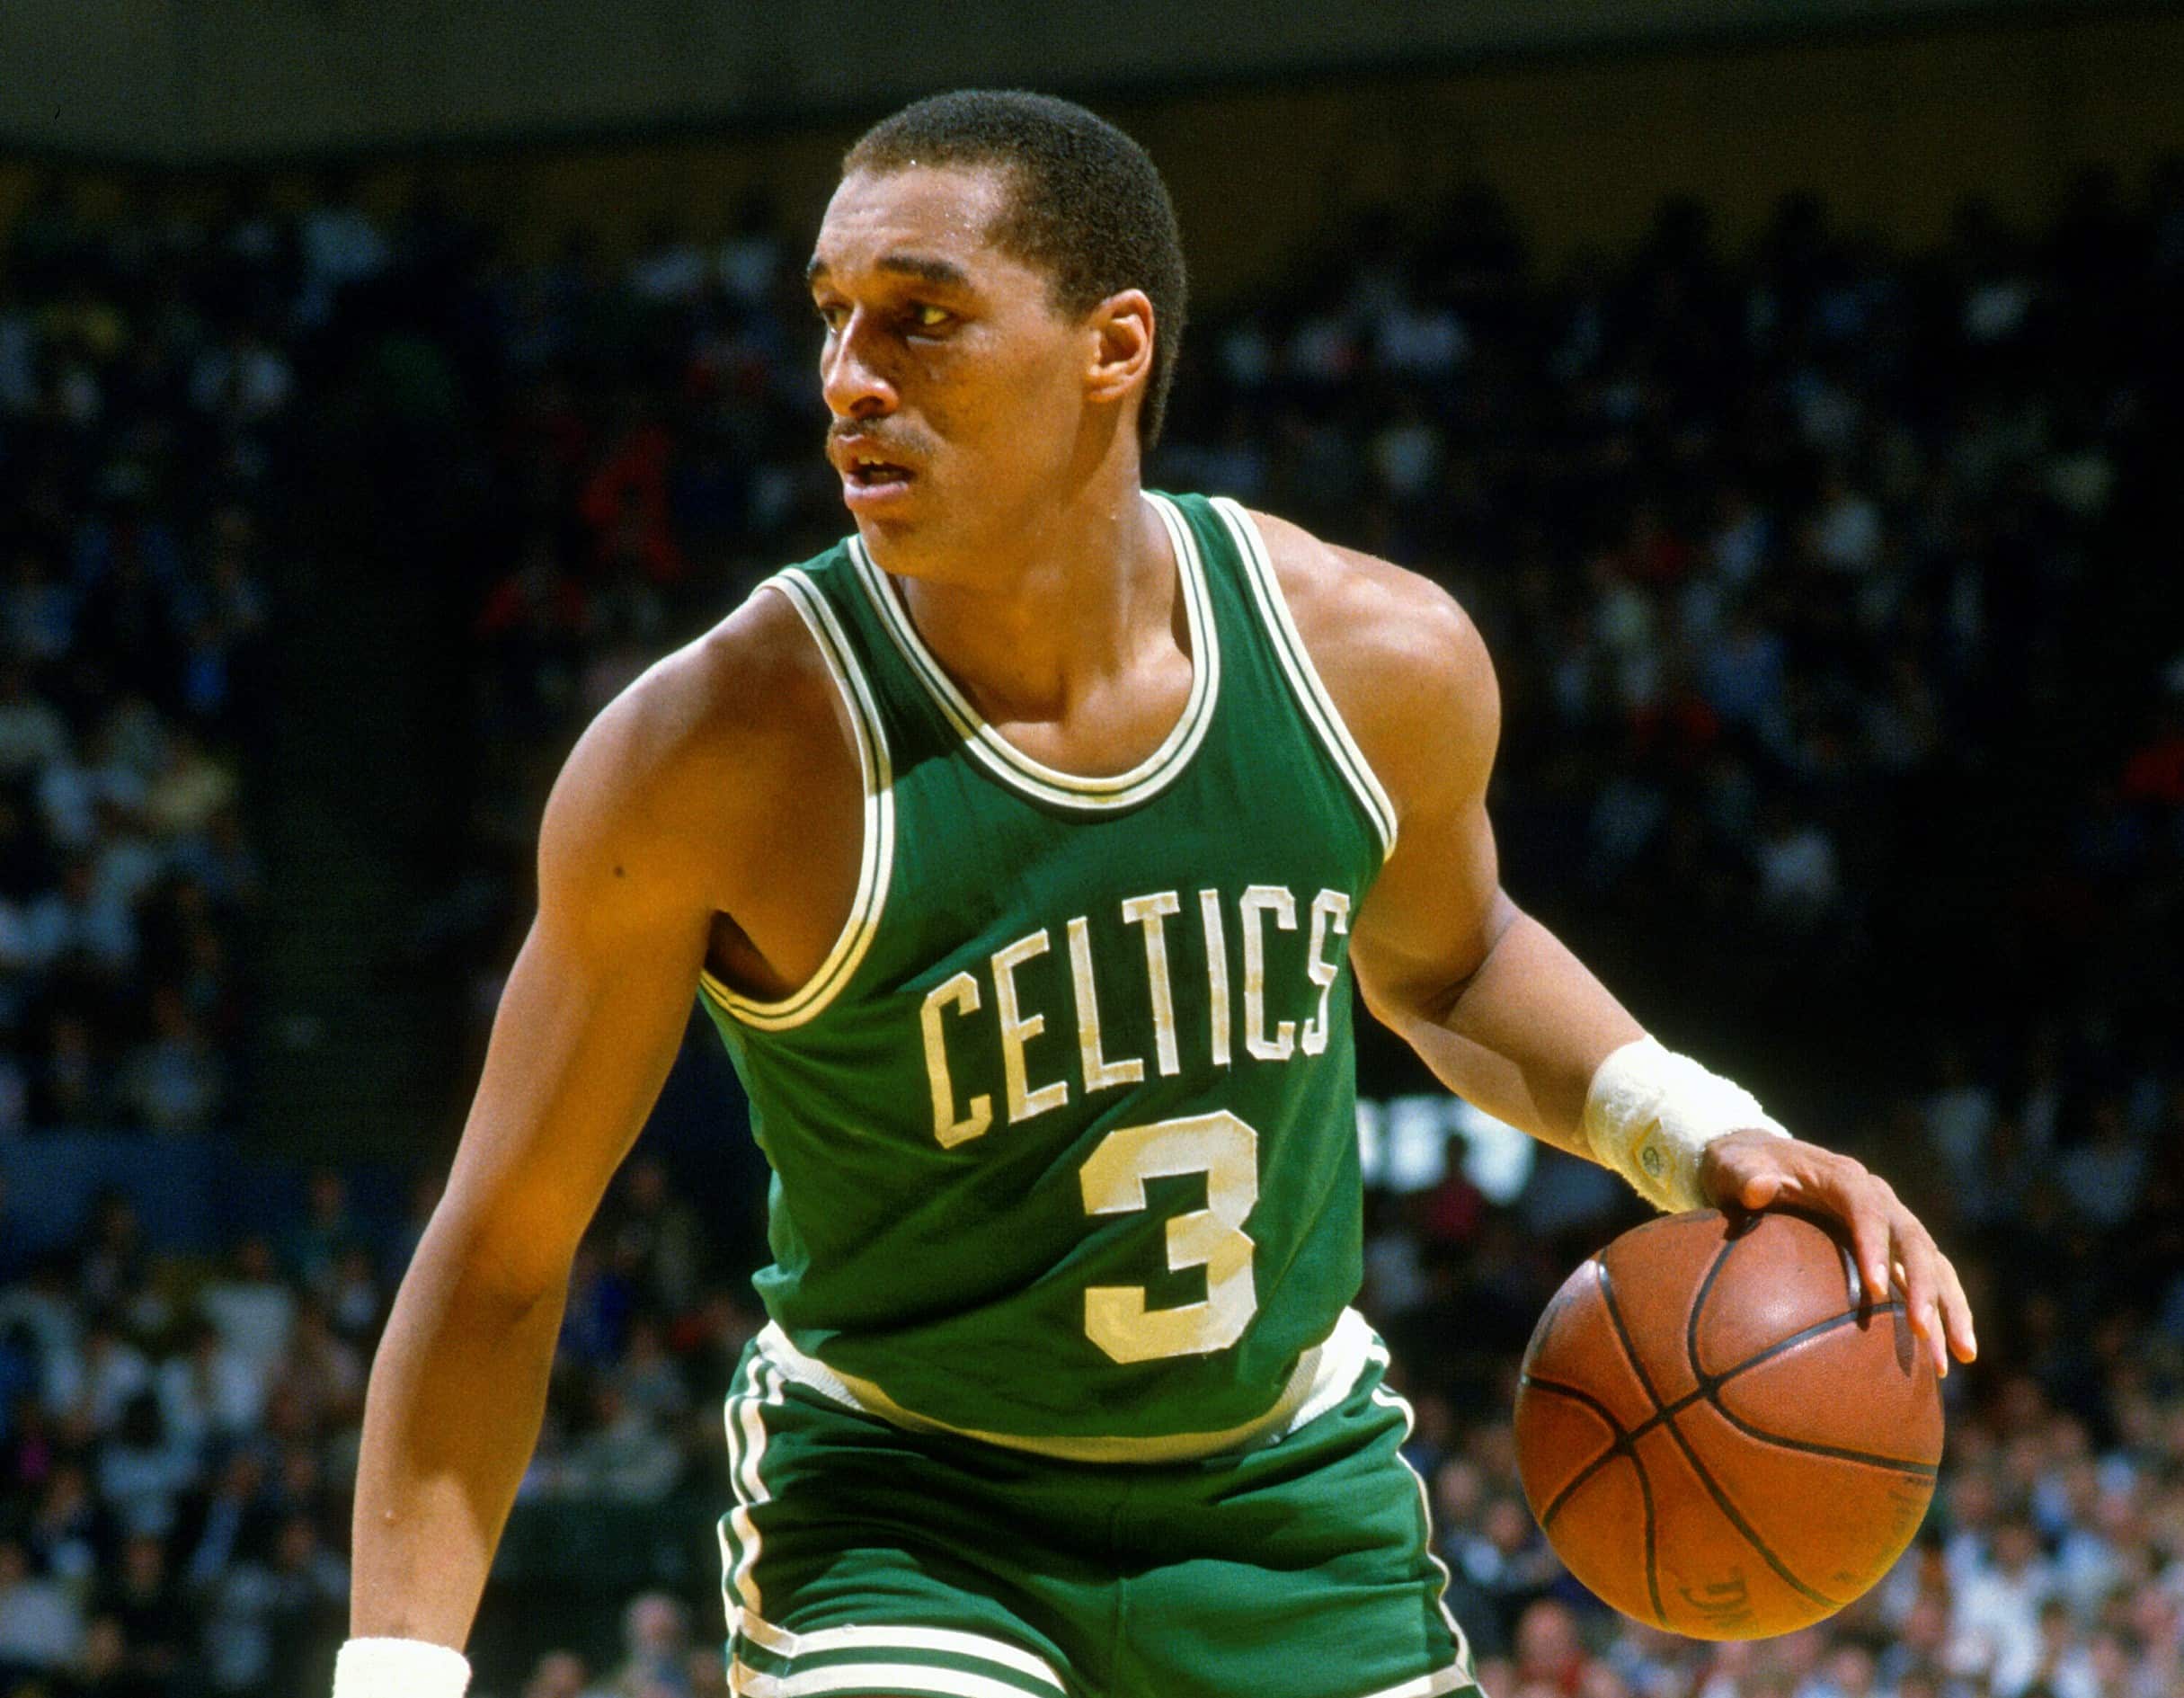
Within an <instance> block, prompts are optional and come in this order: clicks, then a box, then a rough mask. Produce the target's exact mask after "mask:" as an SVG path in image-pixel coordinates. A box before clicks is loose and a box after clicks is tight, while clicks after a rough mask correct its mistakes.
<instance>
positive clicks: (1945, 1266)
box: [1699, 1132, 1979, 1376]
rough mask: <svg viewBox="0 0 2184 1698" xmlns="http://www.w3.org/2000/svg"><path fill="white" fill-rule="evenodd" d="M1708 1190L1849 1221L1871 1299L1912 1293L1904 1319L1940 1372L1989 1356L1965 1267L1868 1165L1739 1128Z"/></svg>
mask: <svg viewBox="0 0 2184 1698" xmlns="http://www.w3.org/2000/svg"><path fill="white" fill-rule="evenodd" d="M1699 1185H1700V1189H1701V1190H1702V1191H1703V1192H1704V1193H1705V1194H1706V1196H1708V1197H1709V1199H1711V1200H1712V1202H1713V1203H1714V1205H1715V1206H1716V1207H1718V1208H1720V1209H1723V1210H1726V1211H1729V1212H1733V1213H1748V1212H1750V1211H1752V1210H1755V1209H1763V1208H1766V1207H1768V1206H1769V1205H1771V1204H1776V1203H1789V1204H1795V1205H1797V1206H1798V1207H1799V1208H1802V1209H1808V1210H1810V1211H1811V1212H1812V1213H1815V1214H1822V1215H1827V1216H1830V1217H1832V1218H1833V1219H1835V1220H1838V1221H1841V1222H1842V1223H1843V1225H1844V1226H1845V1227H1846V1228H1848V1229H1849V1231H1850V1234H1851V1254H1852V1255H1853V1256H1854V1257H1855V1258H1857V1261H1858V1271H1859V1277H1860V1280H1862V1281H1863V1283H1864V1285H1865V1288H1866V1290H1867V1292H1868V1293H1869V1294H1871V1295H1870V1296H1869V1298H1868V1301H1869V1302H1877V1301H1880V1300H1882V1297H1883V1294H1886V1293H1887V1291H1888V1290H1889V1288H1890V1287H1891V1286H1892V1285H1893V1286H1895V1287H1896V1288H1898V1289H1900V1290H1901V1291H1902V1292H1903V1294H1904V1315H1905V1317H1906V1318H1907V1319H1908V1320H1910V1322H1911V1329H1912V1330H1913V1332H1914V1333H1916V1334H1917V1335H1918V1336H1919V1338H1921V1339H1922V1340H1923V1341H1924V1343H1925V1345H1926V1347H1927V1349H1928V1350H1929V1351H1930V1352H1931V1354H1932V1356H1933V1361H1934V1372H1935V1373H1936V1374H1942V1375H1944V1376H1946V1375H1947V1374H1948V1373H1949V1356H1951V1355H1952V1354H1954V1355H1955V1356H1956V1358H1957V1359H1958V1361H1959V1362H1969V1361H1971V1360H1972V1358H1973V1357H1974V1356H1977V1355H1978V1354H1979V1343H1978V1340H1977V1339H1976V1338H1974V1337H1973V1335H1972V1306H1971V1304H1970V1303H1968V1302H1966V1301H1965V1296H1964V1285H1963V1282H1962V1281H1960V1280H1959V1279H1958V1277H1957V1270H1956V1269H1955V1268H1954V1267H1950V1266H1949V1258H1948V1257H1946V1256H1944V1255H1943V1254H1942V1253H1941V1250H1940V1246H1938V1245H1937V1244H1936V1243H1935V1242H1934V1240H1933V1234H1932V1233H1931V1232H1929V1231H1927V1230H1926V1229H1925V1228H1924V1227H1923V1226H1922V1225H1920V1224H1919V1221H1918V1217H1917V1216H1916V1215H1914V1214H1913V1213H1912V1212H1911V1211H1910V1210H1909V1209H1907V1208H1905V1207H1904V1205H1903V1203H1902V1201H1901V1200H1900V1199H1899V1198H1898V1197H1897V1196H1896V1195H1895V1189H1894V1188H1893V1187H1891V1186H1890V1185H1889V1184H1888V1182H1887V1180H1886V1179H1884V1178H1881V1177H1880V1176H1879V1175H1878V1174H1877V1173H1873V1172H1869V1170H1868V1169H1867V1168H1866V1166H1865V1164H1864V1163H1863V1162H1860V1161H1856V1160H1852V1159H1851V1157H1849V1156H1846V1155H1839V1154H1837V1153H1836V1152H1835V1151H1833V1150H1823V1149H1821V1148H1820V1147H1819V1145H1817V1144H1810V1143H1805V1142H1800V1141H1799V1140H1798V1139H1795V1138H1777V1137H1773V1136H1771V1135H1770V1134H1768V1133H1762V1132H1735V1133H1730V1134H1729V1135H1728V1136H1727V1137H1726V1138H1717V1139H1715V1140H1714V1142H1711V1143H1709V1145H1707V1147H1706V1153H1705V1154H1704V1155H1703V1156H1702V1157H1701V1158H1700V1163H1699Z"/></svg>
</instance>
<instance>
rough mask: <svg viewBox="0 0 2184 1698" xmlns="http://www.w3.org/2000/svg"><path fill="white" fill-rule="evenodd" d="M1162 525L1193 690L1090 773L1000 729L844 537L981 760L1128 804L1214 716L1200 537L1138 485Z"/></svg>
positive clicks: (1216, 674)
mask: <svg viewBox="0 0 2184 1698" xmlns="http://www.w3.org/2000/svg"><path fill="white" fill-rule="evenodd" d="M1143 493H1144V496H1145V499H1146V500H1147V501H1149V502H1151V503H1152V506H1153V511H1155V512H1157V513H1158V514H1159V516H1160V522H1161V523H1162V524H1163V525H1165V526H1166V527H1167V535H1168V541H1169V544H1170V546H1171V547H1172V548H1173V549H1174V551H1175V556H1176V578H1177V580H1178V581H1179V582H1180V583H1181V585H1182V589H1183V609H1184V618H1185V621H1186V622H1187V624H1188V626H1189V628H1190V634H1191V693H1190V696H1189V698H1187V699H1186V700H1185V702H1184V705H1183V711H1182V713H1181V714H1179V715H1178V716H1176V723H1175V725H1172V726H1171V727H1169V729H1168V733H1167V736H1166V737H1164V738H1162V739H1161V741H1160V744H1159V747H1158V748H1156V749H1155V750H1154V751H1152V752H1151V753H1150V755H1148V756H1146V757H1145V759H1144V760H1141V761H1140V762H1139V763H1138V764H1137V765H1136V766H1134V767H1132V768H1131V769H1129V770H1128V771H1127V772H1117V773H1112V774H1099V775H1094V774H1088V773H1078V772H1064V771H1062V770H1061V769H1060V768H1058V767H1050V766H1048V765H1047V764H1046V763H1045V762H1043V761H1042V760H1034V758H1033V757H1032V756H1030V755H1028V754H1026V753H1025V752H1024V751H1023V750H1021V749H1019V748H1017V746H1016V745H1015V744H1014V743H1012V742H1009V741H1008V738H1006V737H1004V736H1002V735H1001V733H999V731H998V730H996V729H995V728H994V727H993V726H992V725H990V724H989V723H988V722H987V720H986V718H985V716H983V715H982V714H981V713H980V712H979V711H978V709H977V708H976V707H972V704H971V701H970V698H968V697H966V696H965V695H964V694H963V690H962V689H960V688H959V687H958V686H957V684H956V682H955V680H954V679H952V678H950V677H949V676H948V673H947V670H946V668H945V667H943V666H942V665H941V663H940V662H939V660H938V659H937V657H936V656H935V655H934V653H933V652H932V651H931V650H930V649H928V647H927V646H926V645H925V639H924V638H923V637H921V636H919V635H918V627H916V626H915V625H914V624H912V623H911V620H910V610H909V609H908V608H907V607H906V606H905V605H904V604H903V601H902V599H901V595H900V593H899V592H898V591H896V589H895V587H894V586H893V585H892V583H890V582H888V579H887V574H886V573H884V572H883V571H881V570H880V568H879V567H878V566H877V565H874V563H873V559H872V556H870V555H869V554H867V553H866V549H865V545H864V542H863V539H862V538H856V537H852V538H849V558H850V562H851V564H852V565H854V566H855V568H856V575H857V583H858V585H859V587H860V588H861V589H862V590H863V591H864V593H865V597H866V600H868V601H869V602H870V603H871V604H872V607H873V609H874V612H875V613H876V614H877V615H878V616H879V620H880V624H881V626H882V627H883V629H884V630H885V631H886V632H887V635H888V636H889V638H890V640H892V643H893V644H894V646H895V649H896V652H897V653H900V654H901V657H902V659H903V660H904V662H907V663H908V665H909V667H910V671H911V673H912V674H913V675H914V676H915V677H916V678H917V680H918V681H919V684H920V685H922V686H923V687H924V689H925V691H926V693H927V695H928V696H929V697H931V698H932V699H933V703H934V706H936V707H938V708H939V709H940V712H941V714H942V716H944V717H945V718H946V720H947V721H948V723H949V725H952V726H953V727H954V730H955V732H956V733H957V734H958V735H959V736H961V737H962V739H963V746H964V747H965V748H966V749H968V750H969V751H971V753H972V756H973V757H975V758H976V759H977V760H978V761H979V763H980V764H981V765H982V766H983V767H985V768H986V769H987V770H988V771H989V772H990V773H991V774H992V775H993V776H994V777H995V778H999V780H1000V781H1001V782H1002V783H1003V784H1005V785H1007V786H1008V787H1010V788H1011V789H1014V790H1017V791H1019V792H1021V793H1022V794H1024V795H1026V796H1031V797H1033V798H1034V799H1035V800H1037V801H1041V802H1047V803H1052V804H1054V805H1058V806H1061V807H1066V808H1076V809H1079V810H1083V811H1087V812H1092V813H1104V812H1107V811H1109V810H1113V809H1118V808H1125V807H1132V806H1134V805H1137V804H1138V803H1140V802H1143V801H1146V800H1148V799H1150V797H1152V796H1157V795H1159V793H1160V792H1161V791H1162V790H1164V789H1165V788H1167V786H1168V785H1170V784H1172V783H1173V782H1174V781H1175V779H1176V776H1177V775H1178V774H1179V773H1181V772H1182V771H1183V769H1185V767H1186V766H1188V765H1189V764H1190V760H1191V757H1192V755H1194V753H1196V752H1197V750H1198V745H1199V744H1200V743H1201V742H1204V741H1205V734H1206V731H1207V728H1208V727H1209V726H1210V725H1212V723H1213V707H1214V703H1215V701H1216V700H1217V698H1219V696H1220V693H1221V636H1220V633H1219V631H1218V630H1217V628H1216V626H1215V621H1214V618H1213V601H1212V592H1211V591H1210V589H1209V588H1208V585H1207V583H1206V572H1205V563H1204V561H1203V559H1201V558H1200V556H1199V552H1198V539H1197V537H1196V535H1195V533H1194V532H1193V530H1192V529H1191V527H1190V525H1189V524H1188V523H1187V522H1186V521H1185V519H1184V517H1183V514H1182V511H1181V510H1180V509H1178V508H1177V507H1176V503H1175V502H1173V501H1171V500H1170V499H1169V498H1168V497H1167V496H1165V495H1157V494H1155V493H1152V492H1151V491H1150V490H1147V491H1145V492H1143Z"/></svg>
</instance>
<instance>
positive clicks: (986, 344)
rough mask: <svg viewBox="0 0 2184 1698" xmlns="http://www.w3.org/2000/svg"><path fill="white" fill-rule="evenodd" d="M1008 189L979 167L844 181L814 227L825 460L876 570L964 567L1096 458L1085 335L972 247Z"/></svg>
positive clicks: (992, 254)
mask: <svg viewBox="0 0 2184 1698" xmlns="http://www.w3.org/2000/svg"><path fill="white" fill-rule="evenodd" d="M1007 195H1008V180H1007V178H1006V177H1005V176H1004V175H1003V173H1000V172H999V171H997V170H991V169H984V168H965V167H958V166H911V167H909V168H907V169H904V170H901V171H893V172H888V173H883V174H874V173H866V172H857V173H851V174H850V175H849V176H848V177H845V178H844V179H843V180H842V182H841V186H840V187H839V188H838V189H837V190H836V191H834V199H833V200H832V201H831V202H830V203H829V205H828V208H827V215H826V218H825V221H824V222H823V223H822V224H821V227H820V232H819V240H818V242H817V244H815V246H814V248H813V251H812V264H811V284H812V303H813V305H814V306H816V307H817V308H818V309H819V315H820V316H821V319H822V320H824V321H825V324H826V341H825V343H824V345H823V347H822V349H821V353H820V380H821V388H822V390H823V392H824V394H825V396H826V402H827V408H828V411H829V412H830V413H831V414H832V415H833V417H832V420H831V423H830V429H829V434H828V443H827V449H828V458H829V459H830V461H831V462H832V463H833V465H834V467H835V470H836V471H837V473H839V476H840V477H841V480H842V499H843V501H844V502H846V503H847V505H848V508H849V511H850V512H851V513H852V514H854V515H855V516H856V519H857V529H858V531H859V532H860V533H861V534H862V535H863V537H864V538H865V540H866V544H867V545H868V546H869V547H871V548H872V550H873V554H874V558H875V559H876V560H878V561H879V563H880V564H881V565H884V566H887V567H889V568H890V569H892V570H896V571H904V572H909V573H914V574H917V575H921V576H923V575H932V576H954V575H963V573H965V572H967V571H973V570H975V563H976V561H977V559H978V558H979V556H981V553H983V552H986V551H985V550H982V549H981V544H984V543H988V542H992V541H997V540H999V538H1005V537H1008V536H1011V535H1014V536H1016V537H1017V538H1021V537H1022V536H1023V535H1025V528H1026V526H1027V525H1029V526H1030V527H1031V528H1032V529H1036V518H1035V515H1036V514H1038V513H1039V512H1040V511H1041V510H1042V509H1043V508H1051V507H1052V503H1053V502H1054V500H1055V499H1056V496H1057V495H1058V494H1059V493H1061V492H1062V491H1063V490H1064V489H1065V488H1066V486H1067V485H1068V483H1069V481H1070V479H1071V478H1072V476H1080V475H1081V473H1082V467H1084V465H1085V463H1086V460H1087V457H1088V453H1091V452H1095V451H1096V449H1095V445H1094V443H1093V441H1092V438H1093V437H1096V435H1097V431H1094V430H1092V429H1091V428H1090V424H1091V422H1090V421H1089V420H1088V414H1089V413H1090V412H1091V411H1092V409H1091V408H1090V407H1089V404H1088V394H1087V373H1088V370H1089V369H1091V368H1092V367H1093V365H1094V364H1095V361H1096V356H1097V351H1098V342H1099V335H1098V332H1097V330H1096V328H1095V327H1094V325H1093V324H1092V323H1091V322H1090V321H1089V320H1087V319H1082V318H1074V317H1071V316H1069V315H1067V314H1065V313H1063V312H1062V311H1061V309H1059V308H1058V307H1055V305H1054V304H1053V301H1052V296H1051V289H1050V279H1049V276H1048V273H1047V272H1046V271H1043V270H1042V269H1040V268H1039V267H1037V266H1034V265H1033V264H1031V263H1029V262H1025V261H1024V260H1021V259H1017V258H1016V257H1014V256H1013V255H1011V254H1009V253H1004V252H1003V251H1002V250H1001V249H1000V248H999V247H997V246H995V245H994V244H993V243H992V242H991V241H990V239H989V238H988V236H987V232H988V231H989V230H990V229H991V228H992V227H993V223H994V220H995V218H996V217H997V215H998V214H999V213H1000V212H1001V211H1002V210H1003V209H1004V206H1005V202H1006V197H1007ZM1107 411H1110V412H1111V411H1112V409H1107Z"/></svg>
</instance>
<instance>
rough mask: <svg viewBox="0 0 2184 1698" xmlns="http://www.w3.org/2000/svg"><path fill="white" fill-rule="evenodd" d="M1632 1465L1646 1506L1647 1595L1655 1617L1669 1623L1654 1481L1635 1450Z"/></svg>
mask: <svg viewBox="0 0 2184 1698" xmlns="http://www.w3.org/2000/svg"><path fill="white" fill-rule="evenodd" d="M1630 1466H1631V1467H1633V1468H1635V1469H1637V1470H1638V1500H1639V1501H1640V1502H1641V1503H1643V1504H1644V1505H1645V1506H1646V1596H1647V1597H1648V1598H1650V1599H1652V1601H1653V1619H1654V1620H1655V1621H1656V1622H1660V1624H1661V1625H1662V1626H1663V1627H1666V1626H1667V1625H1668V1612H1667V1611H1666V1610H1665V1609H1663V1608H1662V1607H1661V1573H1660V1568H1659V1565H1658V1564H1657V1563H1656V1562H1655V1560H1654V1554H1653V1482H1652V1481H1651V1480H1648V1479H1647V1478H1646V1464H1645V1463H1644V1462H1642V1461H1640V1460H1639V1457H1638V1452H1636V1451H1635V1450H1634V1451H1632V1452H1631V1453H1630Z"/></svg>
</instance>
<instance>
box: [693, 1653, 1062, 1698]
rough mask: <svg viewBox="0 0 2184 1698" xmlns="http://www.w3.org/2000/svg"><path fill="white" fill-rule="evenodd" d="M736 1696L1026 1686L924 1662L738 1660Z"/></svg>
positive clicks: (732, 1673) (948, 1693) (732, 1674)
mask: <svg viewBox="0 0 2184 1698" xmlns="http://www.w3.org/2000/svg"><path fill="white" fill-rule="evenodd" d="M728 1689H729V1690H730V1691H731V1692H732V1693H734V1694H736V1698H818V1694H822V1693H830V1692H853V1693H874V1694H880V1693H884V1694H896V1693H903V1694H918V1698H927V1695H928V1694H930V1698H1025V1694H1024V1688H1023V1687H1021V1686H1012V1685H1009V1684H1008V1682H1007V1681H1005V1680H990V1679H988V1678H987V1677H986V1676H984V1675H966V1674H964V1673H963V1672H962V1671H961V1670H959V1669H954V1668H934V1667H928V1665H926V1664H923V1663H836V1664H834V1665H833V1666H832V1667H827V1668H814V1669H812V1670H810V1671H808V1672H807V1673H804V1674H802V1675H766V1674H761V1673H759V1670H757V1669H755V1668H753V1667H750V1665H749V1664H747V1663H742V1662H738V1663H736V1664H734V1665H733V1666H732V1667H731V1668H730V1669H729V1671H728Z"/></svg>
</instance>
